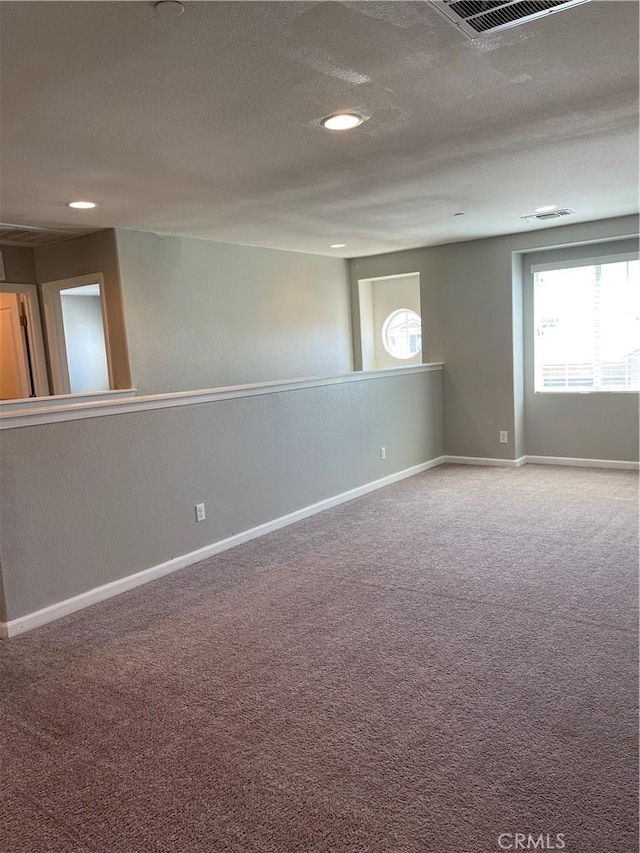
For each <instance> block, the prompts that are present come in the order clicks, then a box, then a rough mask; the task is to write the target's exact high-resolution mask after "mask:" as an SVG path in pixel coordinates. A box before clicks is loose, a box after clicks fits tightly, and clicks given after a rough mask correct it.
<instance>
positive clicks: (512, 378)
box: [350, 216, 638, 459]
mask: <svg viewBox="0 0 640 853" xmlns="http://www.w3.org/2000/svg"><path fill="white" fill-rule="evenodd" d="M637 233H638V218H637V217H635V216H628V217H620V218H617V219H607V220H601V221H598V222H588V223H580V224H577V225H566V226H562V227H554V228H540V229H536V230H535V231H531V232H528V233H523V234H510V235H506V236H504V237H495V238H491V239H486V240H474V241H470V242H467V243H452V244H449V245H445V246H433V247H426V248H421V249H413V250H410V251H406V252H394V253H391V254H386V255H378V256H374V257H369V258H358V259H355V260H353V261H351V263H350V276H351V284H352V290H351V292H352V310H353V313H354V319H353V329H354V341H355V353H354V361H355V363H356V366H357V367H359V366H361V359H360V357H359V325H360V324H359V316H358V288H357V282H358V280H359V279H363V278H372V277H376V276H383V275H394V274H398V273H408V272H413V271H418V272H419V273H420V289H421V299H420V302H421V308H422V328H423V339H424V345H423V351H422V357H423V360H424V361H426V362H430V361H444V362H445V372H444V386H443V405H444V436H445V453H446V454H450V455H456V456H458V455H459V456H479V457H490V458H497V459H513V458H517V457H518V456H521V455H523V453H524V452H526V453H533V451H531V450H530V449H529V447H528V445H527V443H526V441H527V439H526V431H525V428H524V391H523V381H522V365H523V359H522V347H523V341H522V333H523V324H522V321H521V314H520V312H521V310H522V296H521V281H519V280H518V277H517V276H516V279H515V280H514V261H517V260H519V258H518V255H519V253H524V252H531V251H536V250H538V249H541V248H547V247H560V246H567V245H575V244H582V243H587V242H590V241H598V240H608V239H612V238H616V237H618V238H619V237H629V236H632V235H636V234H637ZM516 266H517V265H516ZM514 309H515V312H514ZM634 397H635V395H631V397H629V400H633V399H634ZM635 399H636V405H637V398H635ZM586 405H590V404H589V403H588V401H587V402H586ZM591 405H593V404H591ZM604 405H605V406H609V407H610V408H609V416H610V417H619V416H620V414H621V411H620V409H619V407H618V406H615V405H610V404H609V403H606V402H605V403H604ZM624 406H625V409H624V413H623V418H622V420H623V423H622V424H621V426H620V430H621V433H620V442H621V443H620V451H621V452H622V449H623V448H626V449H627V450H626V451H625V452H629V449H630V448H631V446H632V444H633V442H635V445H636V448H637V419H636V418H634V417H627V414H628V409H629V408H631V407H632V406H633V403H632V402H631V403H628V404H624ZM583 416H584V412H581V413H577V412H575V413H572V412H571V411H569V410H567V412H566V418H565V422H564V424H563V426H562V429H563V430H564V431H565V433H566V435H571V434H574V433H575V431H576V430H577V429H578V428H580V426H581V425H582V420H581V419H579V418H582V417H583ZM503 429H506V430H508V431H509V439H510V441H509V443H508V444H500V443H499V440H498V433H499V431H500V430H503ZM623 436H624V437H623ZM602 438H603V437H602V435H601V434H600V433H599V432H594V433H593V434H591V435H590V436H589V439H588V441H585V442H584V443H582V444H581V445H580V447H576V448H575V450H576V452H572V453H567V454H563V455H570V456H582V455H584V456H585V457H588V458H597V459H604V458H607V453H610V452H611V451H610V449H609V448H608V447H607V442H606V441H603V440H602ZM525 447H526V451H525ZM554 447H556V449H557V446H556V445H554ZM536 449H537V453H539V454H540V455H553V452H552V451H553V448H552V447H551V446H549V451H548V452H547V451H545V450H544V449H543V448H540V447H537V448H536ZM578 450H579V451H580V452H579V453H578V452H577V451H578ZM636 454H637V449H636ZM616 458H631V459H637V455H635V456H631V457H621V456H620V455H616Z"/></svg>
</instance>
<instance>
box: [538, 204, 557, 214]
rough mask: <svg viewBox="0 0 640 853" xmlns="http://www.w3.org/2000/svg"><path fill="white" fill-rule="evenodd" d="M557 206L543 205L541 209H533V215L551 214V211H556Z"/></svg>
mask: <svg viewBox="0 0 640 853" xmlns="http://www.w3.org/2000/svg"><path fill="white" fill-rule="evenodd" d="M557 209H558V205H557V204H543V205H542V207H534V208H533V212H534V213H551V211H552V210H557Z"/></svg>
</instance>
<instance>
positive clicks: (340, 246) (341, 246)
mask: <svg viewBox="0 0 640 853" xmlns="http://www.w3.org/2000/svg"><path fill="white" fill-rule="evenodd" d="M346 245H347V244H346V243H331V245H330V246H329V248H330V249H344V248H345V247H346Z"/></svg>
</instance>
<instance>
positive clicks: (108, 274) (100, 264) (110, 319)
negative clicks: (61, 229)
mask: <svg viewBox="0 0 640 853" xmlns="http://www.w3.org/2000/svg"><path fill="white" fill-rule="evenodd" d="M34 259H35V267H36V273H37V277H38V283H39V284H42V283H43V282H46V281H59V280H60V279H65V278H75V277H76V276H81V275H87V274H89V273H95V272H101V273H102V275H103V281H104V298H105V303H106V309H107V329H108V335H109V343H110V348H111V355H112V369H113V383H114V387H115V388H131V373H130V370H129V356H128V346H127V332H126V328H125V316H124V311H123V304H122V292H121V286H120V266H119V262H118V249H117V245H116V240H115V232H114V231H113V230H112V229H109V230H106V231H97V232H95V233H94V234H87V235H85V236H84V237H75V238H74V239H73V240H65V241H64V242H63V243H56V244H55V245H53V246H42V247H39V248H36V249H34Z"/></svg>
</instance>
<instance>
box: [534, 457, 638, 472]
mask: <svg viewBox="0 0 640 853" xmlns="http://www.w3.org/2000/svg"><path fill="white" fill-rule="evenodd" d="M523 459H524V461H525V462H526V464H528V465H568V466H571V467H575V468H622V469H623V470H625V471H637V470H638V469H639V468H640V463H639V462H628V461H627V460H625V459H580V458H578V457H573V456H524V457H523Z"/></svg>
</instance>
